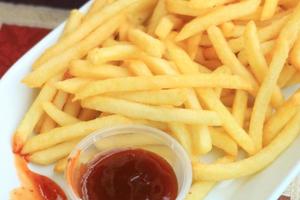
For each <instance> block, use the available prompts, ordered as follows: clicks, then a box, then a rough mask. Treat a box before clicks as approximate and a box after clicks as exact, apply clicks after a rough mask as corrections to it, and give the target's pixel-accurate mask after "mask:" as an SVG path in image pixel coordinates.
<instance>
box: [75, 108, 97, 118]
mask: <svg viewBox="0 0 300 200" xmlns="http://www.w3.org/2000/svg"><path fill="white" fill-rule="evenodd" d="M99 114H100V113H99V112H98V111H97V110H91V109H87V108H82V109H81V111H80V113H79V115H78V119H79V120H81V121H89V120H93V119H96V118H97V117H99Z"/></svg>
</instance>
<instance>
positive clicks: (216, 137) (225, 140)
mask: <svg viewBox="0 0 300 200" xmlns="http://www.w3.org/2000/svg"><path fill="white" fill-rule="evenodd" d="M209 130H210V134H211V138H212V143H213V145H214V146H215V147H217V148H219V149H221V150H223V151H224V152H226V154H228V155H231V156H237V154H238V146H237V144H236V143H235V141H233V140H232V139H231V137H230V136H228V134H227V133H226V132H225V131H220V130H219V129H218V130H216V129H214V128H210V129H209Z"/></svg>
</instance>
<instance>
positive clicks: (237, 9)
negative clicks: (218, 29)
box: [176, 0, 260, 41]
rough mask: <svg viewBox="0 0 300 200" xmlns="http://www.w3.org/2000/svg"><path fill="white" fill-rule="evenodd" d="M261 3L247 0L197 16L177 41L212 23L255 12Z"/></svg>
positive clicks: (257, 0) (183, 29)
mask: <svg viewBox="0 0 300 200" xmlns="http://www.w3.org/2000/svg"><path fill="white" fill-rule="evenodd" d="M259 3H260V1H259V0H247V1H243V2H239V3H235V4H230V5H227V6H224V7H220V8H218V9H216V10H214V11H212V12H210V13H208V14H207V15H205V16H201V17H197V18H195V19H193V20H192V21H190V22H189V23H187V24H186V25H185V26H184V27H183V28H182V30H181V31H180V32H179V34H178V35H177V37H176V41H181V40H184V39H187V38H189V37H191V36H193V35H195V34H197V33H200V32H202V31H204V30H206V29H207V28H208V27H210V26H212V25H219V24H222V23H224V22H227V21H230V20H234V19H237V18H239V17H242V16H246V15H248V14H250V13H252V12H254V11H255V9H257V7H258V5H259Z"/></svg>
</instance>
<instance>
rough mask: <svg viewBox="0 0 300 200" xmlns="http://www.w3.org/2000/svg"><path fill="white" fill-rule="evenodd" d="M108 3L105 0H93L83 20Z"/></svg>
mask: <svg viewBox="0 0 300 200" xmlns="http://www.w3.org/2000/svg"><path fill="white" fill-rule="evenodd" d="M107 3H109V2H108V1H107V0H94V2H93V4H92V5H91V7H90V9H89V10H88V12H87V13H86V14H85V16H84V20H88V19H89V18H91V17H92V16H93V15H94V14H96V13H97V12H99V11H100V10H101V9H103V7H104V6H105V5H107Z"/></svg>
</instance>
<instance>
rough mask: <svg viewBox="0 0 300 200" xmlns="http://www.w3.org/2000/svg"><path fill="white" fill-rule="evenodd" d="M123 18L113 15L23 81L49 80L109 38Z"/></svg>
mask: <svg viewBox="0 0 300 200" xmlns="http://www.w3.org/2000/svg"><path fill="white" fill-rule="evenodd" d="M118 2H123V1H118ZM126 2H130V1H126ZM123 20H124V15H123V14H122V13H121V14H119V15H117V16H115V17H113V18H112V19H110V20H109V21H108V22H107V23H105V24H103V25H102V26H100V27H99V28H98V29H96V30H95V31H94V32H92V33H91V34H90V35H89V36H88V37H86V38H84V39H83V40H81V41H80V42H78V43H76V44H75V45H74V46H72V48H69V49H67V50H66V51H64V52H62V53H61V54H59V55H57V56H55V57H53V58H51V59H49V60H48V61H47V62H45V63H44V64H42V65H41V66H40V67H39V68H38V69H36V70H35V71H33V72H31V73H29V74H28V75H27V76H26V77H25V78H24V79H23V82H24V83H26V84H27V85H28V86H30V87H40V86H41V85H42V84H44V83H45V82H46V81H47V80H49V78H51V77H53V76H55V75H56V74H58V73H59V72H61V71H63V70H65V69H66V68H67V67H68V64H69V62H70V61H71V60H75V59H79V58H81V57H83V56H84V55H85V54H86V53H87V52H88V51H89V50H90V49H93V48H95V47H96V46H99V45H100V44H101V43H102V42H103V41H105V39H107V38H108V37H109V36H110V35H112V34H113V33H114V32H115V31H116V30H117V28H118V27H119V26H120V24H121V23H122V22H123ZM76 32H77V31H76Z"/></svg>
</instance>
